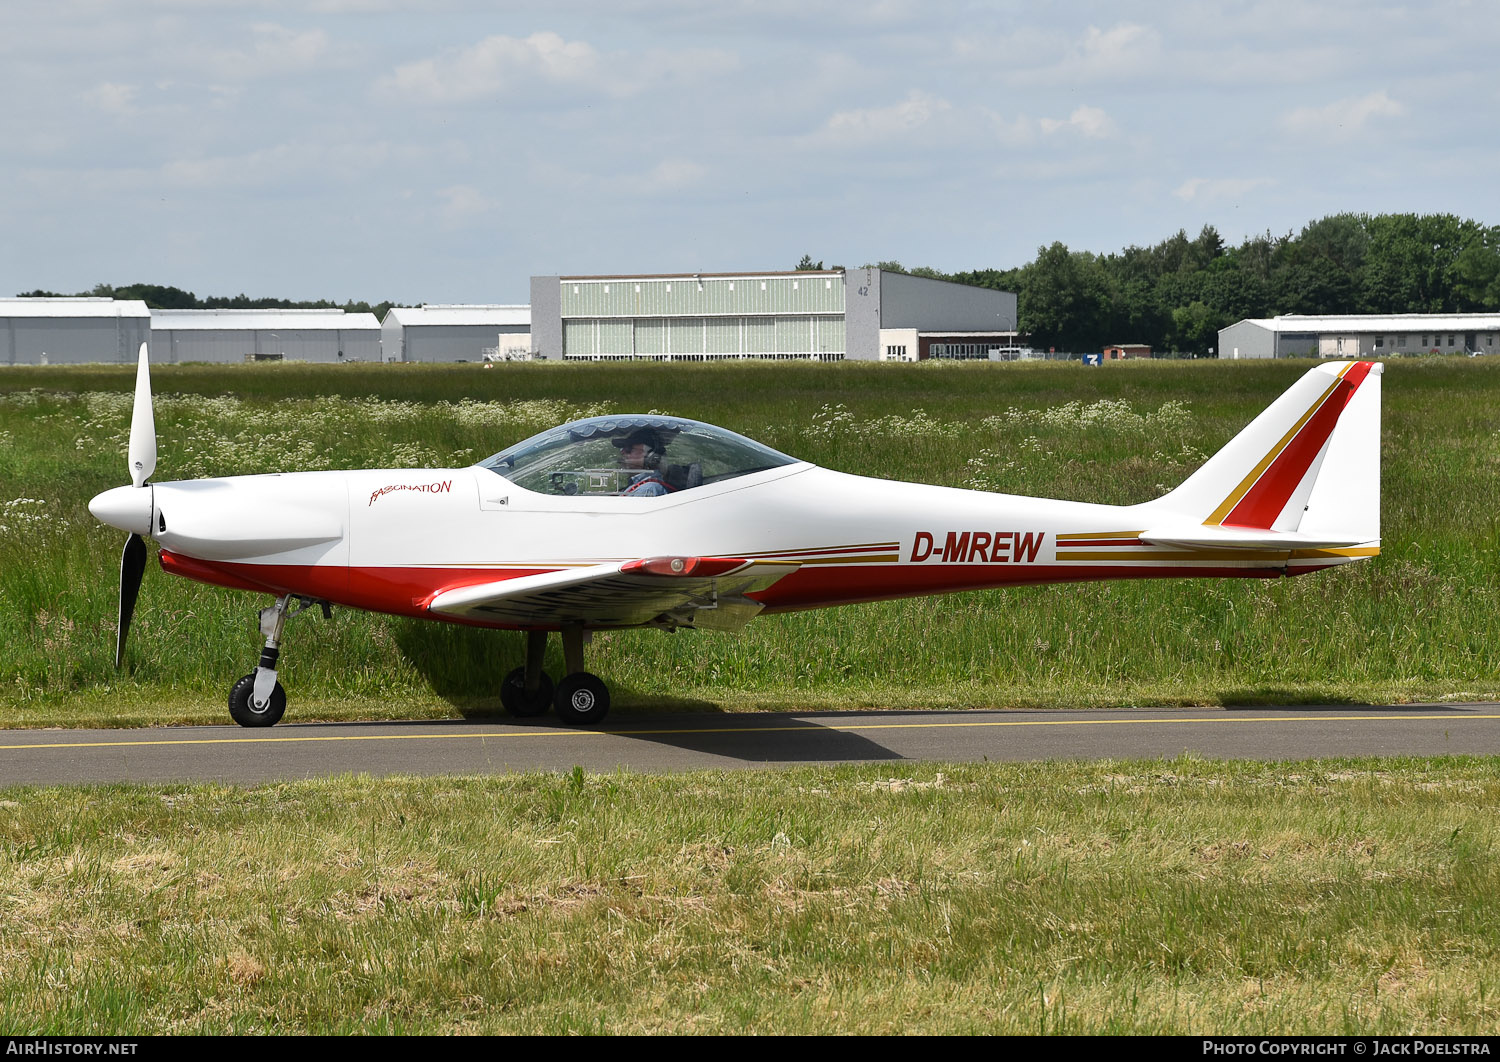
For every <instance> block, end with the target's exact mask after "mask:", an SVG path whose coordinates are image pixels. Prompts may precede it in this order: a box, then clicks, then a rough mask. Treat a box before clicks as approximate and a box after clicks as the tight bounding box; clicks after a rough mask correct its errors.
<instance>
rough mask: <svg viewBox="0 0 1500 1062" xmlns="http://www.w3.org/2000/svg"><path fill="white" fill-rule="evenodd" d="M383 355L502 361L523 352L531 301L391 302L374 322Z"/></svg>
mask: <svg viewBox="0 0 1500 1062" xmlns="http://www.w3.org/2000/svg"><path fill="white" fill-rule="evenodd" d="M380 348H381V351H382V353H383V356H384V358H385V360H386V361H507V360H513V359H516V358H523V357H529V355H530V353H531V350H532V344H531V307H529V306H466V305H458V304H453V305H439V304H431V305H424V306H392V307H391V308H390V309H389V310H387V311H386V314H385V320H384V321H382V322H381V324H380Z"/></svg>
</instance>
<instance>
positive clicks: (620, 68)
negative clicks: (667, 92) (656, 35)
mask: <svg viewBox="0 0 1500 1062" xmlns="http://www.w3.org/2000/svg"><path fill="white" fill-rule="evenodd" d="M738 65H739V60H738V58H737V57H736V56H735V55H734V54H733V53H731V52H726V51H722V50H719V49H703V48H681V49H676V50H670V51H669V50H665V49H650V50H646V51H642V52H636V53H628V52H611V53H601V52H600V51H599V50H598V49H596V48H595V47H594V46H593V45H592V44H589V43H588V42H587V41H582V40H572V41H570V40H566V39H564V38H563V37H562V36H561V35H560V34H557V33H552V32H541V33H533V34H532V35H531V36H529V37H525V38H520V37H507V36H505V35H503V34H500V35H496V36H492V37H486V38H485V39H484V40H482V41H479V42H478V43H477V44H472V45H469V46H468V47H465V48H454V49H450V50H448V51H446V52H443V53H441V54H440V55H436V56H432V57H431V58H427V59H420V60H417V61H416V62H411V63H403V64H402V65H400V66H398V67H397V68H396V70H395V73H393V74H391V75H389V76H387V77H384V78H381V79H380V81H379V82H378V83H377V89H378V90H379V91H380V92H381V93H382V94H384V95H386V96H391V97H398V98H402V99H407V100H414V101H418V102H423V103H466V102H470V101H474V100H482V99H487V98H490V97H493V96H499V95H505V94H508V93H512V92H515V91H517V90H519V89H521V88H523V87H525V86H527V85H533V84H542V85H545V86H547V87H548V88H549V89H550V90H554V91H555V90H557V89H573V90H577V91H583V92H590V93H602V94H604V95H607V96H613V97H624V96H632V95H635V94H637V93H639V92H642V91H644V90H646V89H647V88H649V87H651V86H653V85H658V84H665V83H672V82H685V81H695V80H698V79H700V78H703V77H708V76H713V75H717V74H722V73H724V72H726V71H730V70H734V69H736V68H737V67H738Z"/></svg>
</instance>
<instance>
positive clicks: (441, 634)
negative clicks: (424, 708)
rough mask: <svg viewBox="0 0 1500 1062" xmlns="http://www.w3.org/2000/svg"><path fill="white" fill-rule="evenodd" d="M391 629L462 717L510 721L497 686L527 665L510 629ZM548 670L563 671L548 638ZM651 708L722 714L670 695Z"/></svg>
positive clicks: (626, 690)
mask: <svg viewBox="0 0 1500 1062" xmlns="http://www.w3.org/2000/svg"><path fill="white" fill-rule="evenodd" d="M391 631H392V633H393V635H394V636H395V639H396V645H397V647H398V648H399V649H400V650H401V654H402V655H403V656H404V657H406V659H407V660H408V661H409V662H410V663H411V666H412V667H414V668H415V669H416V670H417V673H418V674H420V675H421V676H422V678H423V679H425V680H426V682H427V684H428V686H429V687H431V689H432V692H433V693H435V694H437V695H438V696H439V697H441V698H443V700H445V701H447V702H448V703H449V704H451V705H452V706H453V709H454V711H456V712H458V713H459V715H461V716H463V717H464V718H465V719H490V720H493V719H499V718H509V717H508V716H506V715H505V710H504V709H503V708H502V707H501V706H500V683H501V681H502V680H503V679H504V678H505V676H506V675H507V674H509V673H510V671H511V669H512V668H517V667H520V666H521V665H522V664H523V663H525V643H524V642H523V640H522V638H521V636H520V635H519V634H516V633H515V632H513V631H493V630H484V629H481V628H477V627H461V626H455V625H452V624H447V623H429V622H424V621H419V620H398V621H395V622H393V623H392V624H391ZM546 668H547V672H548V673H549V674H551V675H554V676H555V675H559V674H561V673H562V671H563V659H562V646H561V645H560V644H558V639H556V638H553V639H551V643H550V644H549V645H548V646H547V662H546ZM601 677H603V678H604V679H605V681H606V682H608V683H609V687H610V695H611V697H612V698H613V699H614V701H615V703H616V704H623V703H631V702H638V701H640V700H642V699H643V698H642V697H641V696H639V695H636V694H635V691H634V690H632V689H631V688H630V687H629V686H624V685H621V684H619V683H616V682H610V681H609V676H607V675H605V676H601ZM650 702H651V706H652V707H653V708H658V709H663V710H666V711H678V712H721V711H723V709H722V708H721V707H720V706H719V705H717V704H715V703H714V702H713V701H705V700H702V699H700V698H692V697H671V696H662V695H661V694H656V693H653V694H651V695H650Z"/></svg>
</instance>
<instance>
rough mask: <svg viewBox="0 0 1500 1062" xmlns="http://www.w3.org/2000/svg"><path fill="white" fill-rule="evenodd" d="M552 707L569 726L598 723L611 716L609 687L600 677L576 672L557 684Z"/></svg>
mask: <svg viewBox="0 0 1500 1062" xmlns="http://www.w3.org/2000/svg"><path fill="white" fill-rule="evenodd" d="M552 707H553V710H554V711H556V712H557V718H558V720H559V721H560V722H564V723H567V724H568V725H569V726H587V725H588V724H590V723H597V722H599V720H601V719H603V718H604V717H605V716H606V715H608V714H609V687H608V686H606V685H605V684H604V680H603V679H601V678H600V677H599V676H598V675H590V674H589V673H588V672H587V671H576V672H574V673H573V674H571V675H569V676H568V677H567V678H565V679H563V680H562V681H561V682H559V683H558V684H557V692H556V693H555V694H553V695H552Z"/></svg>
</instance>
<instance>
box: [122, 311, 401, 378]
mask: <svg viewBox="0 0 1500 1062" xmlns="http://www.w3.org/2000/svg"><path fill="white" fill-rule="evenodd" d="M131 358H132V360H133V358H134V354H133V353H132V355H131ZM151 359H152V360H153V361H157V362H166V363H168V364H174V365H175V364H180V363H182V362H185V361H217V362H229V361H283V360H285V361H320V362H342V361H379V360H380V323H379V322H378V321H376V320H375V315H374V314H373V313H345V312H344V311H343V310H338V309H332V310H152V311H151Z"/></svg>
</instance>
